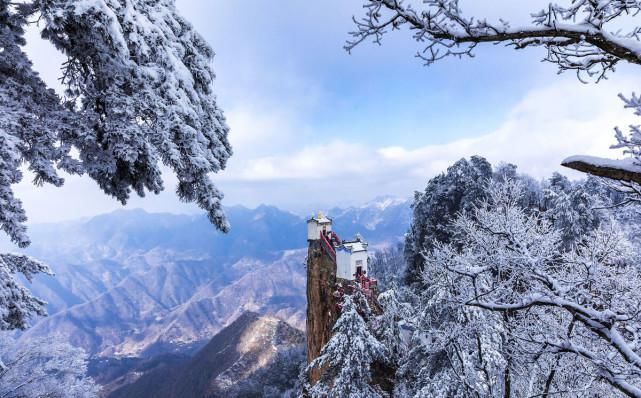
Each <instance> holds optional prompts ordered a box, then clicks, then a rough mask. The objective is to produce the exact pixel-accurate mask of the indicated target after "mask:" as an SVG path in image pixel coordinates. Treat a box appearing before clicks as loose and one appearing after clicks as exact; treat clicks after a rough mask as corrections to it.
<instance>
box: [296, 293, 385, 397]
mask: <svg viewBox="0 0 641 398" xmlns="http://www.w3.org/2000/svg"><path fill="white" fill-rule="evenodd" d="M332 333H333V335H332V337H331V338H330V339H329V341H328V342H327V344H325V346H324V347H323V348H322V349H321V353H320V356H319V357H318V358H316V359H315V360H314V361H312V362H311V363H310V364H309V366H308V368H307V371H309V370H311V369H313V368H321V369H323V373H322V376H321V378H320V380H319V381H318V382H317V383H316V384H315V385H314V386H313V387H311V389H310V391H309V392H310V394H311V396H312V397H353V398H366V397H367V398H373V397H379V396H380V394H379V393H378V392H377V391H376V390H375V389H374V388H373V387H372V386H371V385H370V382H371V380H372V376H371V373H370V366H371V364H372V363H373V362H375V361H384V360H385V357H386V355H387V351H386V349H385V346H384V345H383V344H382V343H380V342H379V341H378V340H377V339H376V338H375V337H374V336H373V335H372V334H371V333H370V331H369V329H368V327H367V325H366V323H365V321H364V320H363V318H362V317H361V316H360V315H359V313H358V311H357V308H356V304H355V303H354V300H353V298H352V296H349V295H346V296H345V297H344V299H343V305H342V308H341V315H340V317H339V318H338V320H337V321H336V324H335V325H334V328H333V329H332Z"/></svg>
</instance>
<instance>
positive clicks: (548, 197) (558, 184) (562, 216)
mask: <svg viewBox="0 0 641 398" xmlns="http://www.w3.org/2000/svg"><path fill="white" fill-rule="evenodd" d="M543 201H544V208H545V216H546V218H547V219H549V220H550V221H551V222H552V223H553V225H554V227H555V228H556V229H557V230H558V231H559V232H560V234H561V239H562V240H563V244H564V245H565V246H566V247H570V246H572V245H574V244H576V243H577V240H578V239H581V238H582V237H583V236H584V235H586V234H587V233H589V232H590V231H592V230H594V229H596V228H597V227H598V226H599V224H600V223H601V221H602V220H601V218H602V217H603V216H607V215H606V214H602V213H601V212H598V211H595V210H593V209H594V208H595V207H597V203H598V198H597V197H595V196H593V195H591V194H590V193H589V192H588V191H587V190H586V189H585V188H584V186H583V183H575V184H573V183H572V182H571V181H570V180H568V179H567V177H565V176H562V175H561V174H559V173H554V174H553V175H552V177H551V178H550V179H549V185H548V186H547V187H546V188H545V189H544V190H543Z"/></svg>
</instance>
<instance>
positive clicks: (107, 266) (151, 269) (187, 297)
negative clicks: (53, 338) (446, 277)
mask: <svg viewBox="0 0 641 398" xmlns="http://www.w3.org/2000/svg"><path fill="white" fill-rule="evenodd" d="M226 211H227V215H228V217H229V219H230V222H231V224H232V230H231V232H230V233H229V234H227V235H225V234H222V233H219V232H218V231H216V230H215V229H214V228H213V226H211V224H210V223H209V222H208V220H207V218H206V217H205V216H195V215H174V214H150V213H146V212H144V211H142V210H126V211H124V210H120V211H116V212H113V213H109V214H104V215H100V216H96V217H93V218H90V219H86V220H79V221H72V222H65V223H60V224H45V225H32V226H30V230H29V232H30V234H31V237H32V241H33V242H34V243H33V245H32V246H31V247H30V248H29V249H28V250H27V253H29V254H31V255H33V256H34V257H36V258H39V259H41V260H43V261H45V262H47V263H48V264H49V265H50V266H51V267H52V269H53V270H54V271H55V272H56V274H57V276H56V277H55V278H51V277H39V278H37V280H36V281H35V282H34V284H33V285H32V290H33V291H34V293H35V294H36V295H38V296H39V297H42V298H44V299H45V300H47V301H48V302H49V311H50V314H51V316H49V317H47V318H43V319H41V320H39V322H37V323H36V324H35V325H34V326H33V327H32V328H31V329H30V330H28V331H27V333H25V335H24V338H25V339H26V338H29V337H31V336H38V335H51V334H62V335H64V336H69V339H70V341H71V342H72V343H74V344H76V345H79V346H82V347H84V348H85V349H87V350H88V351H89V352H90V354H92V355H94V356H105V357H127V356H140V355H156V354H159V353H162V352H172V351H175V350H177V349H180V347H186V346H189V345H191V344H194V343H198V342H202V341H207V340H209V339H210V338H211V337H212V336H214V335H215V334H216V333H218V332H219V331H220V330H221V329H222V328H224V327H225V326H226V325H229V324H230V323H231V322H233V321H234V320H235V319H236V318H237V317H238V316H240V314H242V313H243V312H245V311H257V312H259V313H263V314H271V315H273V316H276V317H278V318H280V319H283V320H285V321H287V322H289V323H290V324H292V325H294V326H296V327H303V325H304V311H305V276H304V275H305V270H304V258H305V254H306V251H305V250H304V249H303V248H305V246H306V240H305V239H306V233H305V228H306V227H305V222H306V219H305V217H300V216H297V215H295V214H292V213H289V212H286V211H282V210H280V209H278V208H276V207H272V206H259V207H257V208H256V209H247V208H244V207H240V206H236V207H230V208H228V209H227V210H226ZM329 213H330V215H331V216H332V217H333V218H334V223H335V225H336V229H337V230H338V231H339V232H340V233H341V235H343V236H344V237H349V236H350V235H353V234H354V233H356V232H361V233H362V234H363V235H364V236H365V237H366V238H367V239H368V240H370V241H371V242H373V243H386V242H387V243H393V242H395V241H397V240H398V239H400V238H401V237H402V235H403V233H405V231H406V230H407V225H408V223H409V215H410V207H409V203H408V202H407V201H394V200H388V199H384V200H382V201H377V202H374V203H370V204H367V205H365V206H361V207H354V208H349V209H333V210H331V211H330V212H329Z"/></svg>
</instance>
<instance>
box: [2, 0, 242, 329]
mask: <svg viewBox="0 0 641 398" xmlns="http://www.w3.org/2000/svg"><path fill="white" fill-rule="evenodd" d="M29 19H32V20H35V19H37V21H38V27H39V28H40V29H41V33H42V36H43V37H44V38H45V39H47V40H49V41H51V42H52V43H53V44H54V45H55V46H56V47H57V48H58V49H59V50H60V51H62V52H63V53H64V54H65V55H66V57H67V60H66V62H65V63H64V66H63V70H62V76H61V78H62V83H63V85H64V86H65V88H66V91H65V97H64V98H59V97H58V96H57V95H56V94H55V93H54V92H53V90H51V89H49V88H47V87H46V85H45V84H44V82H43V81H42V80H41V79H40V78H39V76H38V74H37V73H36V72H34V70H33V68H32V64H31V62H30V61H29V59H28V58H27V56H26V54H25V53H24V51H22V48H21V47H22V46H24V45H25V38H24V36H25V34H24V33H25V32H24V28H25V26H26V24H27V22H28V20H29ZM0 54H1V56H0V229H2V231H3V232H5V233H6V234H7V235H8V236H9V237H10V239H11V240H12V241H13V242H14V243H16V244H17V245H18V246H19V247H25V246H27V245H28V244H29V243H30V242H29V237H28V236H27V233H26V227H25V222H26V220H27V216H26V214H25V210H24V209H23V207H22V202H21V201H20V200H19V199H18V198H16V197H15V195H14V191H13V188H12V187H13V185H15V184H17V183H19V182H20V181H21V180H22V178H23V173H22V168H23V166H26V168H27V169H28V170H29V171H31V172H32V173H33V174H34V183H35V184H36V185H41V184H44V183H48V184H53V185H56V186H60V185H62V184H63V183H64V180H63V178H62V177H61V176H60V175H59V174H58V170H64V171H65V172H67V173H71V174H85V173H86V174H87V175H88V176H89V177H91V178H93V179H94V180H95V181H96V182H97V183H98V185H99V186H100V187H101V188H102V189H103V191H104V192H105V193H107V194H109V195H112V196H114V197H115V198H117V199H118V200H120V201H121V202H122V203H125V202H126V201H127V199H128V198H129V196H130V194H131V193H132V191H133V192H135V193H137V194H138V195H140V196H144V195H145V193H146V192H147V191H150V192H154V193H158V192H160V191H161V190H162V189H163V182H162V175H161V166H162V165H166V166H168V167H169V169H170V170H172V171H173V172H174V173H175V174H176V176H177V178H178V186H177V187H176V191H177V193H178V195H179V196H180V198H181V199H183V200H185V201H189V202H196V203H197V204H198V205H199V206H200V207H202V208H203V209H204V210H206V211H207V214H208V216H209V219H210V220H211V222H212V223H213V224H214V225H216V226H217V227H218V228H220V229H222V230H227V228H228V224H227V221H226V219H225V216H224V214H223V212H222V209H221V203H220V201H221V199H222V194H221V192H219V191H218V189H217V188H216V187H215V186H214V184H213V183H212V181H211V178H210V174H211V173H215V172H218V171H220V170H221V169H223V168H224V167H225V164H226V161H227V159H228V158H229V156H230V155H231V148H230V146H229V143H228V141H227V133H228V127H227V125H226V124H225V119H224V117H223V114H222V112H221V110H220V109H219V108H218V106H217V104H216V98H215V96H214V94H213V80H214V73H213V71H212V69H211V61H212V58H213V55H214V53H213V51H212V49H211V48H210V47H209V45H208V44H207V43H206V42H205V41H204V39H203V38H202V37H201V36H200V35H199V34H198V33H197V32H196V31H195V30H194V29H193V27H192V26H191V24H190V23H189V22H187V21H186V20H185V19H184V18H182V17H181V16H180V15H179V14H178V13H177V11H176V8H175V5H174V1H173V0H163V1H159V2H157V1H154V2H149V1H124V0H123V1H118V0H79V1H75V0H74V1H71V0H32V1H25V2H10V1H8V0H0ZM20 261H22V263H23V264H26V263H27V262H25V261H23V259H15V258H14V259H12V258H11V257H10V256H5V257H4V258H3V262H2V264H1V265H0V276H1V277H2V279H1V281H2V282H3V284H4V285H3V288H2V291H1V292H0V294H1V295H2V296H1V298H0V306H2V307H0V311H1V312H2V315H3V318H7V319H11V320H10V321H5V322H4V323H3V324H2V325H0V326H1V327H3V328H14V327H18V328H24V327H25V326H26V324H25V319H27V318H29V317H30V316H31V315H35V314H44V308H43V305H42V304H43V303H42V302H41V301H40V300H38V299H36V298H34V297H32V296H31V295H30V294H29V293H28V291H27V290H26V289H24V288H22V287H21V286H20V284H19V283H18V282H17V280H16V279H15V276H16V274H18V273H22V274H24V275H25V276H27V273H26V272H29V273H34V272H48V269H47V268H46V267H45V266H43V265H39V266H32V267H30V268H29V269H27V268H24V267H23V266H18V265H12V263H15V264H18V263H19V262H20ZM31 263H32V264H36V262H35V261H32V262H31ZM27 279H30V276H28V277H27Z"/></svg>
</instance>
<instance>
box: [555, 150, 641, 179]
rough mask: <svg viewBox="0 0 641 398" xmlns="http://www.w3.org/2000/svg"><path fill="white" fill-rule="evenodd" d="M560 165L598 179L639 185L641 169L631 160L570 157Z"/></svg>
mask: <svg viewBox="0 0 641 398" xmlns="http://www.w3.org/2000/svg"><path fill="white" fill-rule="evenodd" d="M561 165H562V166H565V167H568V168H570V169H574V170H578V171H582V172H584V173H588V174H592V175H595V176H598V177H606V178H610V179H613V180H618V181H627V182H635V183H637V184H641V167H640V166H638V165H636V164H634V161H633V160H632V159H626V160H613V159H603V158H597V157H592V156H572V157H569V158H567V159H565V160H564V161H563V162H562V163H561Z"/></svg>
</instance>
